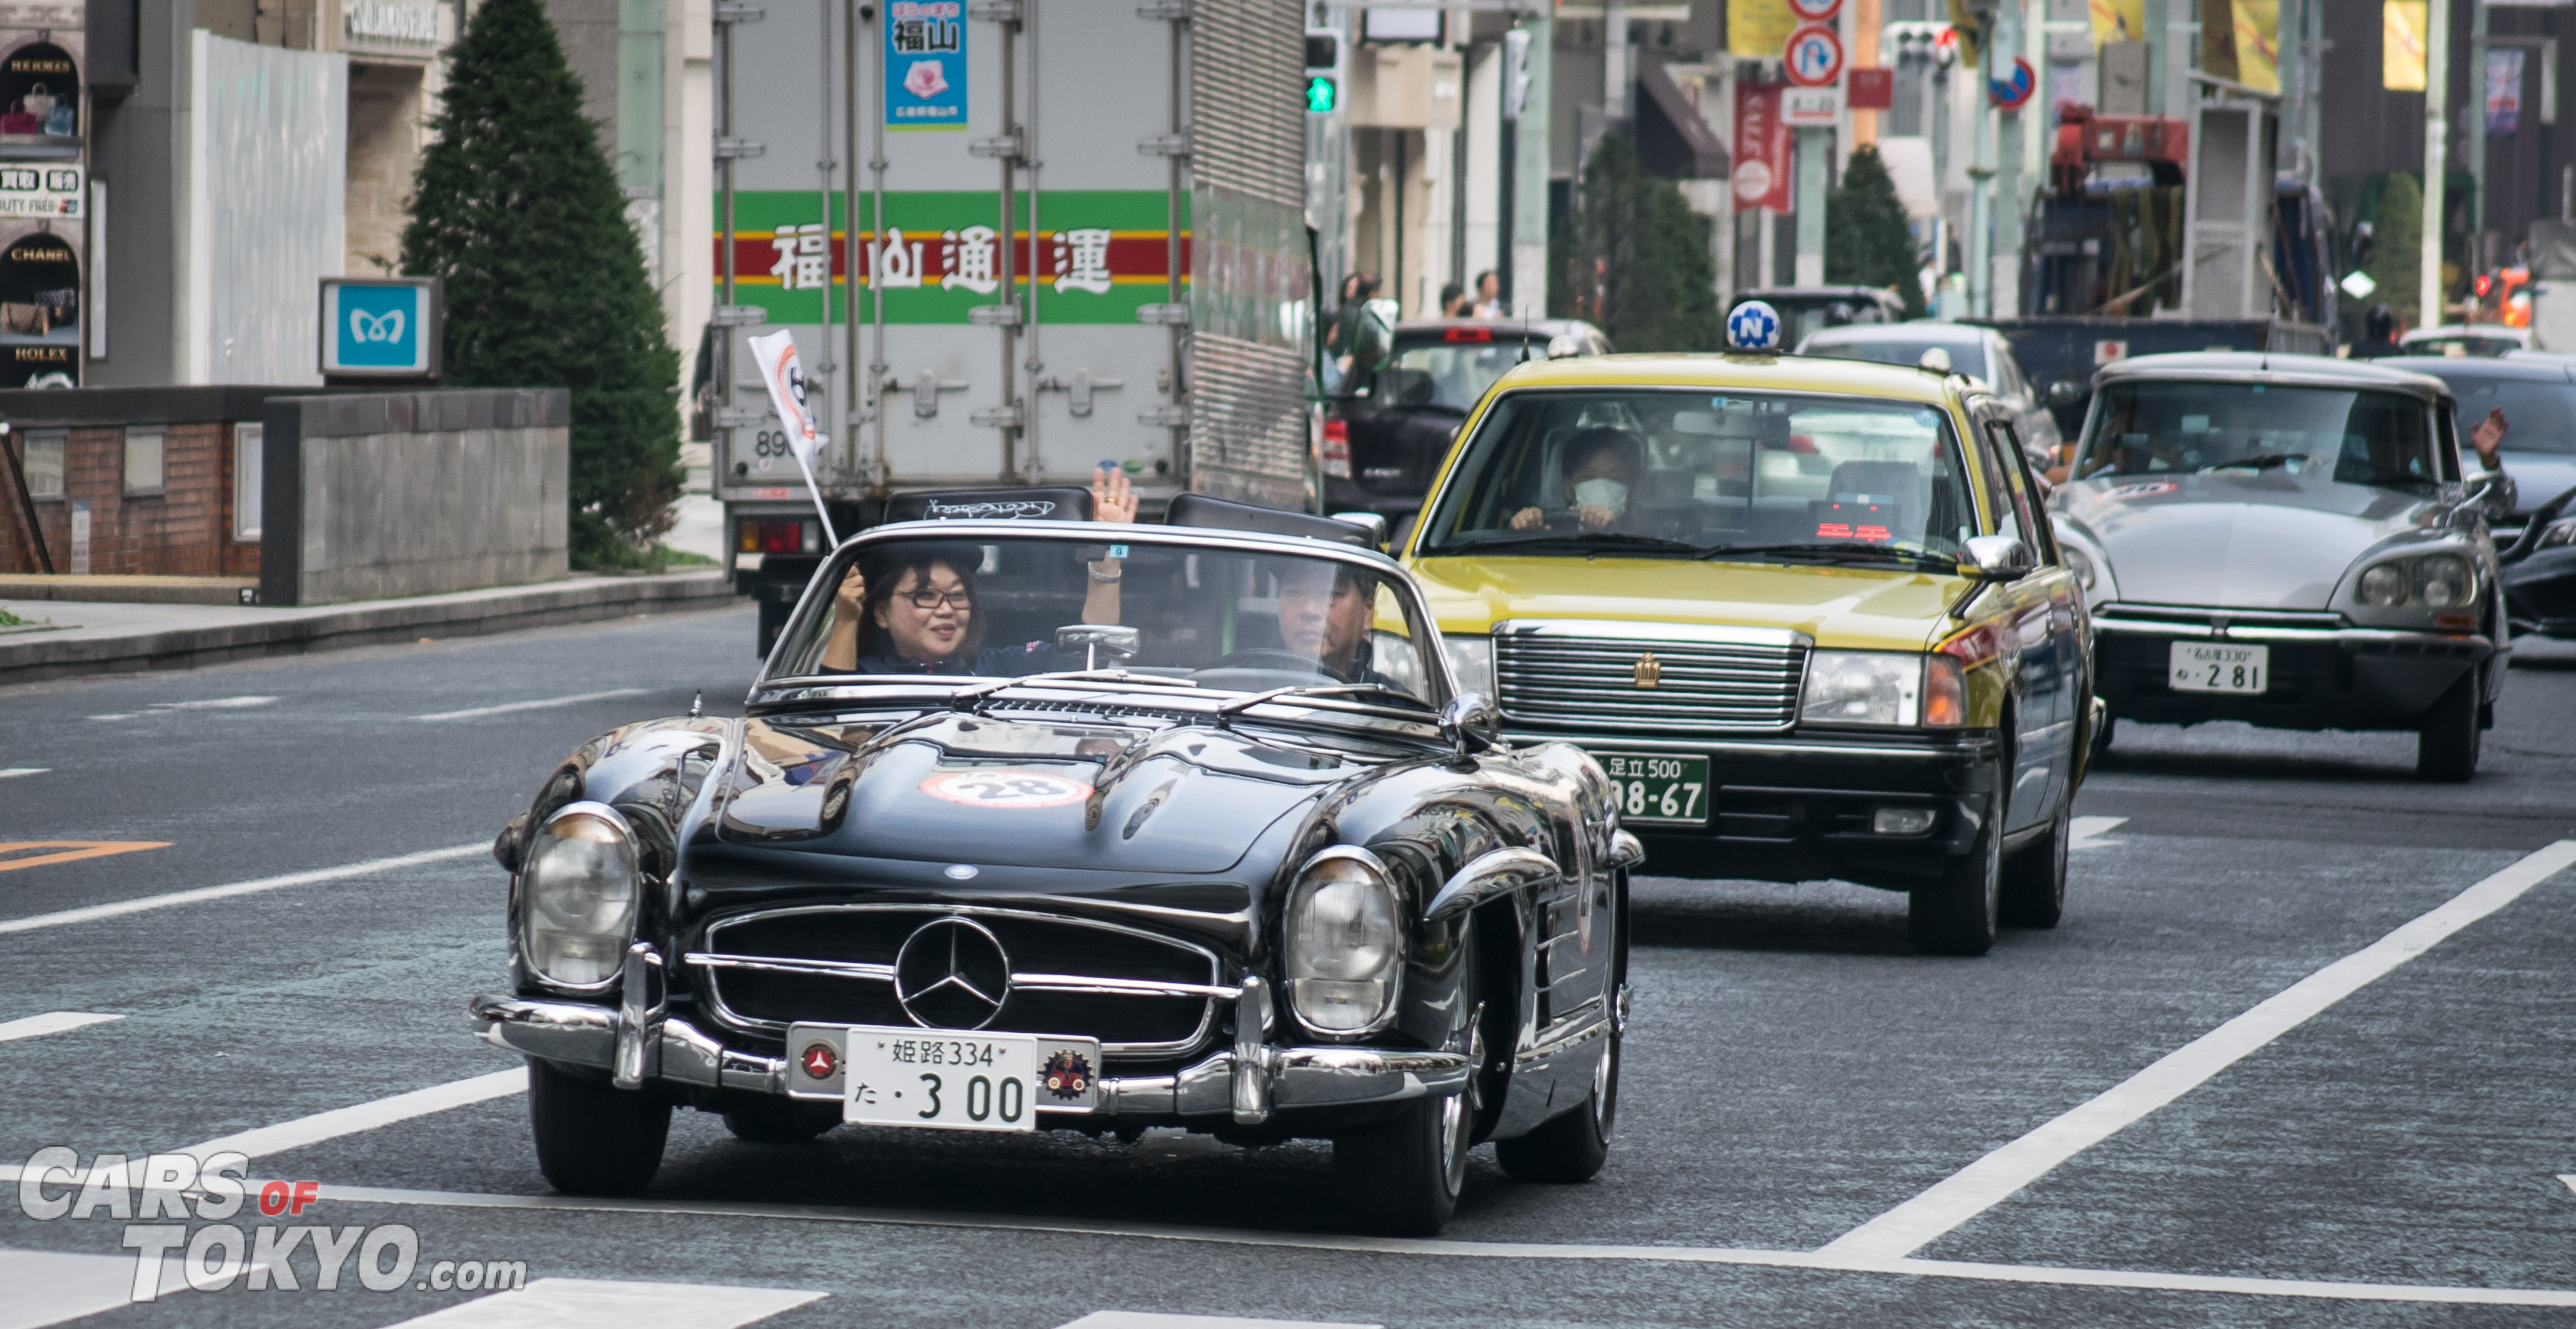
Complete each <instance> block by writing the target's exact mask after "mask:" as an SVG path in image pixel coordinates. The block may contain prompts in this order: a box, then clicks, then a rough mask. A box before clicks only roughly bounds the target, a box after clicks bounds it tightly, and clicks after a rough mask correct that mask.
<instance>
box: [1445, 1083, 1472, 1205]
mask: <svg viewBox="0 0 2576 1329" xmlns="http://www.w3.org/2000/svg"><path fill="white" fill-rule="evenodd" d="M1440 1173H1441V1177H1440V1179H1441V1181H1442V1182H1443V1183H1444V1184H1445V1185H1447V1187H1448V1188H1449V1193H1450V1194H1451V1195H1456V1194H1457V1193H1458V1192H1459V1190H1460V1189H1461V1188H1463V1187H1464V1186H1465V1185H1466V1184H1467V1096H1466V1095H1465V1094H1463V1093H1457V1094H1451V1095H1449V1096H1448V1097H1447V1098H1444V1099H1442V1100H1440Z"/></svg>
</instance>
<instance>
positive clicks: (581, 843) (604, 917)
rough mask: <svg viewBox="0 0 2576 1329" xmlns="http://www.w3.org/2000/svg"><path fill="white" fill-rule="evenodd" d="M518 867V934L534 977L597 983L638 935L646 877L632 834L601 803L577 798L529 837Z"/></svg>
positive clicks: (578, 985)
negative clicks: (637, 921) (640, 869)
mask: <svg viewBox="0 0 2576 1329" xmlns="http://www.w3.org/2000/svg"><path fill="white" fill-rule="evenodd" d="M530 838H531V840H532V841H533V843H532V844H531V845H530V846H529V849H528V857H527V862H526V863H525V864H524V865H523V866H521V868H520V869H519V899H520V906H519V941H520V949H521V952H522V953H523V954H524V955H525V956H526V957H527V962H528V966H529V968H531V969H533V970H535V971H536V974H537V977H539V978H542V979H544V980H545V981H547V982H549V983H555V984H559V985H561V986H564V987H576V988H581V987H596V986H598V985H600V984H602V983H606V982H607V981H608V980H610V979H612V978H614V977H616V976H617V968H618V964H619V962H620V960H622V959H623V958H624V956H625V954H626V946H627V943H628V942H629V941H631V940H633V938H634V932H635V913H636V903H637V901H638V900H639V899H640V898H641V897H642V894H643V892H642V889H641V887H642V882H641V879H640V874H639V873H638V872H637V870H636V859H635V835H634V832H633V831H631V830H629V829H628V828H627V825H626V819H625V818H624V817H621V816H619V815H618V814H617V813H616V811H615V810H613V809H611V808H609V807H608V806H607V805H606V804H603V803H587V802H585V803H574V804H572V805H570V806H568V807H566V808H564V809H563V810H562V811H560V812H557V813H556V814H555V815H554V816H552V817H550V818H548V819H547V820H546V824H545V825H544V826H543V827H542V828H540V829H539V830H538V831H537V833H536V835H534V836H532V837H530Z"/></svg>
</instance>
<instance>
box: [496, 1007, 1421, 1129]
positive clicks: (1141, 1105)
mask: <svg viewBox="0 0 2576 1329" xmlns="http://www.w3.org/2000/svg"><path fill="white" fill-rule="evenodd" d="M471 1010H472V1012H473V1017H474V1026H475V1033H476V1034H477V1035H478V1036H480V1037H481V1038H482V1039H483V1040H484V1041H485V1042H487V1043H490V1044H492V1045H493V1046H494V1047H498V1048H503V1049H506V1050H509V1051H512V1052H520V1053H525V1054H526V1055H528V1056H531V1057H539V1058H543V1059H544V1060H547V1061H554V1062H561V1063H564V1064H566V1065H572V1066H588V1067H592V1068H594V1069H597V1070H603V1071H610V1072H612V1073H613V1074H615V1075H616V1076H617V1077H618V1079H619V1080H620V1081H621V1082H627V1081H632V1082H633V1083H634V1084H641V1083H643V1082H645V1081H649V1080H660V1081H662V1082H664V1083H667V1084H680V1085H692V1086H696V1087H699V1088H705V1089H732V1090H739V1091H743V1092H747V1093H755V1094H770V1095H775V1096H777V1097H781V1098H784V1097H786V1096H787V1085H788V1077H787V1062H786V1060H785V1059H784V1058H782V1057H769V1056H762V1055H760V1054H758V1053H753V1052H742V1051H737V1050H735V1049H732V1048H728V1047H726V1046H724V1045H723V1044H722V1043H721V1042H719V1041H717V1040H716V1039H715V1038H713V1037H711V1036H709V1035H708V1034H706V1033H705V1032H704V1031H702V1030H700V1029H699V1028H698V1027H697V1026H695V1025H693V1024H691V1023H689V1022H688V1021H687V1020H683V1019H680V1018H678V1017H676V1016H670V1015H663V1014H659V1013H653V1012H648V1013H646V1014H645V1015H644V1016H643V1017H642V1018H641V1019H638V1020H635V1021H634V1022H633V1023H632V1024H630V1023H629V1021H628V1019H627V1018H626V1016H625V1015H624V1014H623V1013H622V1012H621V1011H619V1010H618V1009H617V1008H614V1007H608V1006H590V1005H584V1004H582V1003H580V1002H571V1001H546V1000H539V999H532V998H526V997H509V996H499V995H489V996H481V997H477V998H475V999H474V1001H473V1003H472V1005H471ZM1469 1071H1470V1068H1469V1066H1468V1064H1467V1055H1466V1054H1465V1053H1463V1052H1411V1051H1404V1050H1401V1049H1390V1048H1367V1047H1269V1046H1244V1047H1238V1048H1234V1049H1229V1050H1226V1051H1221V1052H1215V1053H1211V1054H1210V1055H1209V1056H1208V1057H1207V1058H1206V1059H1204V1060H1202V1061H1200V1062H1198V1063H1197V1064H1196V1065H1193V1066H1189V1067H1186V1068H1184V1069H1183V1070H1181V1071H1180V1072H1179V1073H1178V1074H1175V1075H1130V1076H1102V1077H1101V1079H1100V1089H1099V1105H1098V1106H1097V1107H1094V1108H1092V1109H1090V1110H1089V1111H1088V1112H1087V1113H1086V1112H1082V1111H1080V1110H1078V1109H1075V1110H1071V1115H1077V1116H1092V1117H1118V1116H1135V1117H1170V1116H1213V1115H1218V1114H1228V1113H1230V1114H1232V1116H1233V1117H1234V1119H1235V1120H1237V1121H1243V1122H1259V1121H1262V1120H1266V1119H1267V1118H1268V1116H1269V1114H1270V1112H1271V1111H1272V1110H1274V1109H1277V1108H1306V1107H1334V1106H1344V1105H1349V1104H1359V1103H1393V1102H1400V1101H1402V1100H1405V1099H1413V1098H1438V1097H1446V1096H1448V1095H1450V1094H1454V1093H1458V1092H1459V1091H1461V1090H1463V1089H1465V1088H1466V1087H1467V1077H1468V1074H1469ZM1040 1110H1041V1111H1047V1112H1054V1111H1059V1110H1060V1109H1054V1108H1041V1109H1040Z"/></svg>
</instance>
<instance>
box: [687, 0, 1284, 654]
mask: <svg viewBox="0 0 2576 1329" xmlns="http://www.w3.org/2000/svg"><path fill="white" fill-rule="evenodd" d="M715 19H716V25H717V26H716V37H717V44H718V45H717V52H716V55H717V66H718V68H717V80H718V85H717V89H716V95H717V115H716V125H715V127H714V128H715V143H714V151H715V153H716V158H717V179H718V183H719V190H718V195H717V198H716V202H715V210H714V217H713V222H714V227H715V230H716V235H715V237H714V239H715V243H716V246H717V251H716V261H717V274H718V275H717V282H718V290H717V294H716V307H715V317H714V320H713V322H714V324H715V328H714V330H713V331H712V333H711V334H710V335H711V340H710V343H709V347H708V355H707V359H708V361H709V362H710V363H711V365H712V377H713V380H714V384H713V385H714V389H715V392H716V394H717V396H718V402H717V404H716V407H715V410H714V412H713V418H714V422H715V425H716V438H715V446H714V450H713V463H714V468H713V469H714V481H715V487H716V493H717V496H718V497H719V498H720V499H721V500H722V501H723V503H724V505H725V509H726V517H727V522H726V530H727V537H728V538H727V541H726V548H727V551H728V553H727V565H728V567H729V569H730V570H731V571H732V573H733V576H734V580H735V585H736V587H737V588H738V589H740V590H741V591H743V592H744V593H746V594H749V595H751V596H753V597H754V598H756V599H757V600H758V601H759V602H760V604H761V633H760V647H761V649H762V650H763V651H766V650H767V648H768V644H769V641H770V639H771V638H772V636H773V635H774V633H775V632H776V630H777V628H778V627H779V626H780V625H781V624H782V623H783V621H784V619H785V615H786V612H787V610H788V608H789V606H790V605H792V604H793V603H794V601H795V600H796V598H797V596H798V595H799V594H800V593H801V592H802V591H803V589H804V585H805V582H806V581H807V579H808V578H809V577H810V576H811V575H812V573H813V570H814V567H815V566H816V564H817V562H818V561H819V560H820V558H821V556H822V555H823V554H824V553H825V552H826V551H825V550H824V548H823V534H822V529H821V524H820V523H819V522H818V521H816V520H815V514H814V509H813V505H812V503H811V501H810V500H809V499H808V498H807V496H806V493H805V489H804V485H803V481H802V479H801V477H799V476H798V474H797V470H796V461H795V458H794V457H793V456H792V455H790V454H789V452H788V450H787V447H786V441H785V434H784V431H783V430H782V429H781V426H780V422H779V420H778V418H777V416H776V414H775V413H774V412H773V411H772V410H771V409H770V407H769V405H768V402H767V399H766V395H765V393H764V391H763V389H762V387H761V385H760V381H759V378H758V376H757V374H756V372H755V371H754V370H753V368H752V358H751V355H750V353H749V351H748V350H747V348H745V346H744V345H743V343H744V341H745V340H746V339H747V338H749V337H750V336H752V335H755V334H759V333H766V332H772V331H776V330H777V329H779V328H781V327H784V328H786V329H788V330H790V331H791V332H793V333H794V334H795V338H796V344H797V353H798V356H799V358H800V359H801V361H802V362H803V365H804V367H805V371H806V374H807V377H808V380H809V384H810V388H809V390H810V391H811V392H812V393H813V400H814V402H815V405H816V408H817V409H816V411H815V415H816V418H817V419H818V420H819V421H821V422H822V423H823V426H824V429H825V430H826V434H827V438H826V442H825V444H824V446H823V447H822V448H821V449H820V452H819V455H818V456H817V458H816V476H815V478H816V480H817V482H818V485H819V487H820V488H821V491H822V493H823V496H824V499H825V501H826V503H827V505H828V506H829V508H830V510H831V512H832V515H833V523H834V525H835V526H836V527H837V528H838V531H839V533H840V534H841V535H842V536H844V537H846V536H848V535H849V534H850V533H851V532H852V531H854V530H856V529H859V528H861V527H864V526H867V525H872V524H874V523H876V522H879V521H882V520H886V519H887V518H886V513H887V508H888V505H889V503H896V502H898V501H899V500H901V499H902V498H903V497H904V496H906V495H915V496H917V495H921V494H924V493H928V492H945V491H956V490H969V489H994V488H1015V487H1024V488H1045V487H1064V488H1073V487H1079V486H1083V485H1086V484H1087V483H1088V482H1089V479H1090V476H1091V473H1092V471H1093V469H1094V468H1095V467H1097V466H1098V465H1100V464H1102V463H1104V462H1107V463H1111V464H1114V465H1116V466H1118V467H1120V468H1121V469H1123V470H1125V471H1126V472H1127V473H1128V474H1129V476H1130V477H1132V479H1133V480H1134V482H1135V484H1136V485H1137V487H1138V489H1139V490H1140V491H1141V492H1142V494H1143V495H1144V497H1145V499H1146V502H1147V504H1148V506H1149V510H1150V509H1151V508H1152V507H1155V506H1159V504H1160V503H1162V502H1165V501H1168V499H1169V498H1170V497H1171V496H1172V495H1174V494H1177V493H1181V492H1185V491H1195V492H1200V493H1206V494H1211V495H1214V496H1217V497H1221V498H1227V499H1234V500H1238V501H1243V502H1250V503H1258V504H1262V505H1265V506H1271V507H1280V508H1295V509H1307V508H1311V506H1312V504H1313V502H1314V501H1315V500H1314V494H1315V485H1314V483H1313V479H1312V475H1311V468H1312V461H1311V458H1312V453H1313V445H1312V441H1311V433H1312V428H1313V426H1312V424H1311V421H1312V411H1311V408H1310V406H1309V401H1310V397H1311V393H1310V390H1309V373H1308V365H1309V363H1310V360H1311V342H1310V337H1311V335H1312V332H1311V325H1312V322H1313V299H1314V295H1315V292H1314V285H1313V283H1314V278H1313V272H1312V267H1311V262H1310V255H1311V251H1310V249H1309V245H1308V237H1307V231H1306V219H1305V197H1306V195H1305V190H1306V180H1305V174H1306V173H1305V138H1306V124H1305V116H1306V110H1305V97H1304V92H1303V82H1304V77H1303V62H1304V26H1305V25H1304V22H1303V7H1302V6H1301V5H1300V4H1299V3H1298V0H1147V2H1146V3H1144V4H1141V5H1140V4H1138V3H1137V0H875V2H874V3H857V4H851V3H847V0H821V2H820V3H812V2H809V0H753V2H752V3H737V2H734V0H723V2H720V3H718V4H716V6H715ZM1006 200H1007V204H1006V202H1005V201H1006ZM909 506H912V507H916V508H917V507H918V504H917V503H916V504H912V505H909ZM1040 506H1042V505H1040ZM897 515H898V516H900V515H903V514H902V513H901V512H898V514H897Z"/></svg>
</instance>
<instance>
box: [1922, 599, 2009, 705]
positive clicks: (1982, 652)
mask: <svg viewBox="0 0 2576 1329" xmlns="http://www.w3.org/2000/svg"><path fill="white" fill-rule="evenodd" d="M2003 653H2004V636H2003V631H2002V629H2000V628H1998V627H1996V626H1995V625H1994V624H1992V623H1980V624H1978V625H1977V626H1975V627H1972V628H1969V629H1968V630H1966V631H1964V632H1961V633H1958V634H1957V635H1955V636H1952V637H1951V638H1950V639H1949V640H1948V641H1945V642H1942V643H1941V644H1940V645H1938V646H1935V647H1933V648H1932V653H1931V654H1930V655H1927V656H1925V657H1923V724H1924V726H1925V727H1926V728H1932V729H1959V728H1963V727H1965V726H1966V725H1967V723H1968V671H1969V670H1971V669H1974V668H1976V667H1977V666H1979V665H1982V664H1989V663H1992V662H1993V661H1996V660H2000V659H2002V658H2003Z"/></svg>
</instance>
